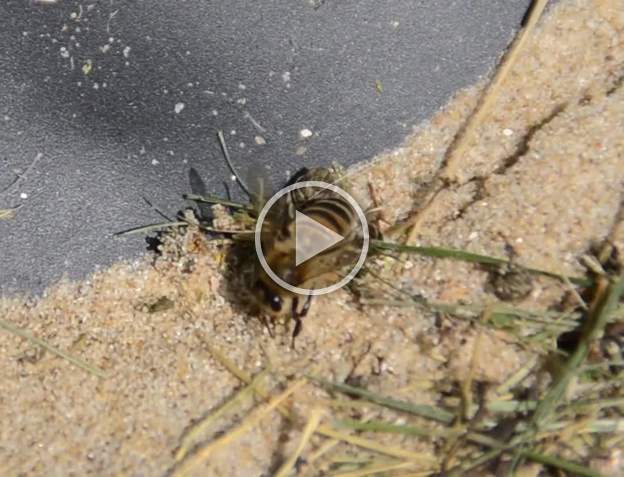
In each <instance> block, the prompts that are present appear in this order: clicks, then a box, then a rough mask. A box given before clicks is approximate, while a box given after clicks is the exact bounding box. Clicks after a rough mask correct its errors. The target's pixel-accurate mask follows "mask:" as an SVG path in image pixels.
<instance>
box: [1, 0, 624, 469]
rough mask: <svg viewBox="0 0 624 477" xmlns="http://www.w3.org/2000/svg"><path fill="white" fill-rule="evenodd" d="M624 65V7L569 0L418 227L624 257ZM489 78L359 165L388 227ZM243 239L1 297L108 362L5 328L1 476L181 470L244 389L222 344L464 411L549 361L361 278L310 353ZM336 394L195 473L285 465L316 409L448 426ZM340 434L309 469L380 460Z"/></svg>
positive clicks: (561, 268) (337, 299)
mask: <svg viewBox="0 0 624 477" xmlns="http://www.w3.org/2000/svg"><path fill="white" fill-rule="evenodd" d="M623 78H624V2H622V1H617V0H612V1H589V0H578V1H561V2H559V3H558V4H557V5H556V6H554V7H552V8H551V10H550V11H549V12H548V13H547V15H546V17H545V18H544V19H542V21H541V22H540V25H539V26H538V29H537V31H536V34H535V35H534V37H533V38H532V39H531V40H530V41H529V44H528V45H527V47H526V49H525V51H524V52H523V54H522V55H521V58H520V60H519V61H518V63H517V64H516V65H515V67H514V69H513V71H512V73H511V76H510V78H509V79H508V81H507V82H506V83H505V84H504V85H503V90H502V92H501V95H500V97H499V99H498V101H497V103H496V104H495V106H494V108H493V111H492V113H491V115H490V116H489V117H488V118H487V120H486V121H485V123H484V124H483V126H482V127H481V128H480V129H479V130H478V134H477V136H476V138H475V141H474V142H473V143H472V144H471V145H470V147H469V149H468V150H467V154H466V155H465V156H463V157H462V158H461V162H460V167H459V172H460V182H459V183H457V184H454V185H452V186H450V187H448V188H446V189H445V190H444V191H443V192H441V193H440V195H439V196H438V197H437V199H436V201H435V203H434V206H433V207H432V208H431V210H430V211H429V213H428V214H427V215H426V217H425V220H424V222H423V223H422V224H421V225H420V227H419V229H418V234H417V235H416V237H415V243H417V244H421V245H438V246H450V247H456V248H461V249H465V250H470V251H473V252H477V253H486V254H489V255H494V256H501V257H505V256H506V254H507V253H508V252H507V251H506V250H508V249H509V246H511V247H512V248H513V250H514V253H515V258H514V260H516V261H517V262H518V263H520V264H523V265H527V266H532V267H538V268H543V269H548V270H552V271H556V272H561V273H566V274H570V275H582V274H583V273H584V268H583V266H582V265H581V262H580V259H581V257H582V256H583V255H584V254H587V253H589V251H590V249H591V248H592V246H594V245H595V244H597V243H601V242H602V241H604V240H605V239H606V238H609V239H610V240H611V241H612V242H613V243H614V245H615V246H616V247H617V248H619V250H620V256H621V257H622V256H624V225H623V221H622V211H621V209H622V204H623V200H624V197H623V194H622V191H623V190H624V189H623V187H622V186H623V185H624V87H622V79H623ZM483 84H484V83H481V84H478V85H475V86H474V87H472V88H469V89H467V90H464V91H460V92H458V93H457V95H456V96H455V97H454V98H452V99H451V100H450V102H449V104H448V105H447V106H446V107H445V108H444V109H443V110H441V111H440V112H439V113H437V114H436V115H435V116H434V117H433V118H432V119H431V120H430V121H429V122H427V123H425V124H421V125H420V126H418V127H417V128H416V129H415V131H414V132H413V134H412V135H410V136H409V137H408V138H406V140H405V142H404V144H403V145H402V146H401V147H400V148H398V149H397V150H395V151H389V152H388V153H387V154H384V155H382V156H380V157H377V158H374V159H373V160H372V161H371V162H369V163H368V164H365V165H362V166H358V167H357V168H356V169H354V170H353V171H351V172H352V178H353V181H354V183H355V190H356V192H358V193H359V195H360V197H362V200H363V201H366V200H367V197H368V193H367V187H366V184H367V182H370V183H371V184H372V185H373V186H374V188H375V192H376V194H377V196H378V197H379V201H380V203H381V204H382V205H383V208H384V213H385V219H386V220H387V221H388V222H389V223H394V222H396V221H400V220H403V219H404V218H405V217H407V216H409V214H410V212H411V211H413V210H416V209H418V208H419V206H420V205H421V201H422V198H423V197H424V196H426V192H427V184H429V183H430V181H431V178H432V177H433V176H434V175H435V174H436V172H437V171H438V169H439V168H440V167H441V165H442V161H443V157H444V152H445V150H446V149H447V147H448V145H449V143H450V141H451V140H452V138H453V136H454V135H455V133H456V131H457V130H458V128H459V127H460V126H461V124H462V123H463V122H464V121H465V120H466V117H467V115H468V114H469V112H470V111H471V109H472V108H473V107H474V105H475V104H476V101H477V98H478V96H479V94H480V91H481V89H482V87H483ZM137 225H139V224H137ZM229 252H230V248H229V245H227V244H222V243H219V242H214V241H213V242H209V241H208V240H207V239H206V238H205V237H204V235H203V234H202V233H201V232H200V231H199V230H197V229H196V228H194V227H190V228H189V230H188V231H180V232H179V233H177V234H175V233H174V234H171V235H169V236H168V238H167V240H166V243H165V245H164V246H163V253H162V255H148V256H146V257H145V258H144V259H142V260H139V261H137V262H134V263H119V264H117V265H115V266H113V267H111V268H109V269H107V270H102V271H99V272H97V273H95V274H93V275H92V276H91V277H89V279H87V280H85V281H83V282H67V281H63V282H61V283H59V284H57V285H55V286H53V287H51V288H50V289H49V290H47V291H46V292H45V294H44V296H43V297H41V298H37V299H35V298H28V297H22V296H15V297H4V298H2V300H0V316H1V317H3V319H5V320H6V321H9V322H10V323H12V324H14V325H15V326H19V327H21V328H23V329H27V330H29V332H31V333H32V334H33V335H35V336H37V337H39V338H41V339H43V340H45V341H46V342H48V343H49V344H51V345H53V346H55V347H57V348H60V349H63V350H65V351H67V352H68V353H71V354H72V355H75V356H77V357H80V358H81V359H83V360H85V361H87V362H89V363H90V364H92V365H94V366H97V367H99V368H101V369H102V370H104V371H105V373H106V378H104V379H102V378H98V377H96V376H93V375H91V374H89V373H88V372H86V371H84V370H82V369H79V368H77V367H75V366H73V365H72V364H71V363H69V362H67V361H66V360H63V359H60V358H58V357H57V356H54V355H53V354H52V353H50V352H41V351H40V350H39V348H37V347H34V346H33V345H32V344H30V343H29V342H28V341H26V340H24V339H21V338H18V337H16V336H14V335H12V334H10V333H8V332H6V331H0V370H1V371H0V383H1V389H2V392H1V393H0V422H1V423H2V425H1V426H0V475H9V476H11V475H59V476H61V475H63V476H65V475H163V474H165V473H167V472H169V471H172V470H175V469H176V467H175V466H174V463H175V460H174V454H175V451H176V449H177V448H178V446H179V445H180V443H181V441H182V439H183V436H184V435H185V432H187V431H188V429H189V427H190V426H192V425H193V423H194V422H196V420H198V419H199V418H201V417H202V416H205V415H207V414H208V413H210V412H211V411H214V410H215V409H216V408H217V407H218V406H219V405H220V404H222V403H223V402H225V401H226V400H227V399H229V398H230V397H231V396H232V395H233V394H234V393H235V392H236V391H237V390H238V389H240V388H241V386H242V385H241V382H240V380H239V379H237V378H236V377H235V376H234V375H233V374H232V373H231V372H229V371H228V370H226V369H225V368H224V367H223V365H222V364H221V363H219V362H218V361H216V360H215V359H214V355H213V354H212V353H211V351H210V349H211V348H217V349H219V350H220V351H221V352H222V353H223V354H224V355H226V356H227V357H228V358H229V359H230V360H231V361H232V362H233V363H235V364H236V366H238V367H239V368H240V369H242V370H244V371H245V372H247V373H249V374H251V375H253V374H255V373H257V372H258V371H260V370H261V369H265V368H267V367H270V368H271V370H272V371H273V374H272V376H271V378H270V379H268V380H267V383H268V384H267V387H269V388H271V387H273V388H272V389H273V390H272V394H273V395H277V394H279V392H280V390H282V389H283V388H284V386H285V385H286V379H287V378H290V379H294V378H295V377H301V376H302V375H304V374H308V375H314V376H318V377H323V378H325V379H328V380H331V381H338V382H341V381H344V380H345V379H346V378H349V380H350V382H357V383H358V384H359V385H360V386H363V387H366V388H367V389H369V390H372V391H375V392H379V393H381V394H385V395H391V396H393V397H394V398H396V399H404V400H409V401H412V402H414V403H420V404H432V405H447V406H451V405H456V404H457V395H458V393H457V387H458V386H459V383H461V382H462V381H464V380H465V379H466V376H467V375H468V374H471V375H472V379H473V380H475V381H478V382H480V383H483V385H485V386H490V387H493V386H494V387H495V386H497V385H499V384H500V383H503V382H504V381H505V380H507V379H508V378H509V377H510V376H511V375H512V374H513V373H514V372H516V371H517V370H518V369H519V368H521V367H522V366H523V365H524V364H525V363H526V362H527V361H529V360H531V359H533V358H537V356H538V355H537V353H538V352H537V351H536V349H535V347H533V346H532V345H531V343H528V342H527V343H524V342H522V340H521V339H520V340H519V339H518V335H517V334H515V333H510V332H509V331H504V330H496V329H493V328H492V327H488V326H481V325H478V324H475V323H473V322H470V321H468V320H462V319H457V318H450V317H446V316H444V315H442V316H441V315H440V314H437V313H434V312H432V311H430V310H425V309H422V308H419V307H416V306H408V307H405V306H403V307H398V306H396V307H395V306H373V305H361V303H358V301H357V300H356V299H355V298H354V296H353V295H352V294H351V293H350V292H348V291H345V290H341V291H338V292H336V293H334V294H332V295H329V296H324V297H321V298H319V299H318V300H316V301H315V303H314V304H313V307H312V309H311V311H310V314H309V316H308V317H306V319H305V327H304V331H303V333H302V335H301V337H300V339H299V341H298V343H297V349H296V351H293V350H291V349H290V348H289V346H288V342H289V338H288V335H287V334H285V332H284V331H283V330H280V329H279V328H278V330H277V333H278V336H277V337H276V338H275V339H273V338H271V337H270V336H269V335H268V333H267V330H266V329H265V328H264V327H263V326H262V325H261V324H260V323H259V320H257V319H255V318H254V317H253V316H250V314H249V313H248V309H247V308H246V306H245V305H244V301H245V300H244V295H245V288H244V277H242V276H241V274H240V273H239V272H237V270H240V269H239V268H237V267H236V266H235V265H236V264H235V263H233V262H232V259H231V258H229V257H230V254H229ZM374 266H375V267H376V269H377V270H378V271H379V272H380V273H381V274H382V275H383V276H385V277H389V278H391V280H392V282H393V283H395V284H397V285H400V286H401V287H402V288H403V289H405V290H409V291H411V292H413V293H418V294H420V295H422V296H423V297H426V298H427V299H429V300H438V301H443V302H445V303H465V304H467V303H470V304H481V305H485V304H491V303H496V302H497V298H496V296H495V295H494V294H493V293H492V291H491V288H490V287H489V286H488V282H489V280H490V275H489V274H488V272H487V271H486V270H484V269H483V268H481V267H478V266H475V265H472V264H467V263H462V262H455V261H450V260H434V259H430V258H422V257H415V256H409V257H407V258H406V261H404V262H396V260H392V259H385V258H380V259H377V260H376V261H375V263H374ZM362 281H363V283H361V284H360V285H359V286H360V287H361V288H362V289H364V290H368V291H369V292H371V290H372V292H373V293H374V292H375V290H382V289H383V287H382V286H381V285H380V284H379V283H376V282H375V281H374V280H373V279H372V278H371V277H364V278H363V279H362ZM566 292H567V288H566V286H565V285H563V284H561V283H559V282H557V281H554V280H549V279H544V278H541V279H538V280H536V281H535V283H533V286H532V290H531V291H530V293H529V294H528V295H527V296H526V297H523V298H521V299H520V300H519V301H518V303H516V304H518V306H523V307H525V308H530V309H534V310H546V309H548V308H549V307H551V306H553V305H554V304H557V303H559V302H561V301H562V297H563V296H564V294H565V293H566ZM163 297H164V298H163ZM475 344H478V346H477V347H475ZM475 349H476V350H477V351H475ZM529 384H530V383H529ZM527 386H528V385H527ZM620 392H621V391H620ZM330 398H331V396H330V395H328V394H327V393H325V392H324V391H322V390H321V389H320V388H319V387H318V386H315V385H313V384H311V383H306V384H305V385H304V388H303V389H300V390H298V391H297V392H296V393H295V395H294V399H293V400H290V401H288V408H289V409H290V410H291V411H292V412H293V413H294V416H295V422H289V421H287V420H285V419H283V418H282V417H280V416H279V414H276V413H271V414H270V415H269V416H268V417H266V418H264V419H263V420H261V424H260V425H258V426H255V427H254V428H253V429H252V430H250V431H249V432H246V433H245V434H244V435H243V436H242V437H241V438H239V439H237V440H234V441H233V442H232V443H230V444H229V445H228V446H227V447H225V448H223V449H221V450H218V451H216V452H215V453H214V454H213V455H211V457H210V458H209V459H207V460H205V461H204V462H202V463H200V464H199V465H198V466H197V467H195V468H193V469H191V470H190V471H189V474H188V475H198V476H199V475H202V476H203V475H228V476H239V475H240V476H243V475H244V476H247V475H256V476H259V475H272V474H273V473H274V472H275V470H276V469H277V468H278V467H279V466H280V465H281V463H282V462H283V460H284V459H285V458H286V457H287V456H289V455H290V454H291V452H292V451H293V450H294V448H295V447H296V445H297V443H298V439H299V437H300V433H301V429H302V428H303V427H304V425H305V422H306V419H307V416H308V415H309V414H310V412H311V410H312V409H314V408H316V407H319V406H320V407H322V408H323V409H324V410H325V411H324V412H325V414H324V417H323V423H324V424H325V425H335V423H334V419H335V418H336V417H341V418H344V417H353V418H375V419H387V420H391V421H392V422H395V423H411V424H417V425H420V426H423V427H427V428H430V429H433V428H434V426H433V425H432V424H431V423H430V422H427V421H425V420H423V419H419V418H414V417H408V416H406V415H401V414H394V413H391V412H390V411H388V410H387V409H380V408H378V407H375V406H373V405H367V404H364V403H363V402H362V401H349V402H348V405H347V404H344V403H343V406H342V407H341V408H340V407H336V404H335V403H334V405H330V403H329V401H328V400H330ZM341 399H343V400H346V399H347V398H344V397H343V398H341ZM258 403H259V400H256V401H255V403H254V402H253V401H252V400H251V398H247V399H246V400H243V401H242V402H241V404H240V405H239V406H238V407H237V408H236V409H235V411H234V412H231V413H230V414H227V415H226V416H225V417H224V418H222V419H220V420H219V421H218V422H217V423H216V424H215V425H213V426H212V427H211V428H210V430H209V431H207V432H205V433H202V434H201V436H200V438H199V439H198V440H197V442H202V441H205V440H210V439H213V438H214V437H215V436H218V435H220V432H223V431H226V430H228V429H231V428H232V426H234V425H236V423H238V422H240V420H241V419H242V418H243V416H245V415H246V413H247V412H248V411H249V410H250V409H251V408H252V407H255V406H257V405H258ZM342 432H345V433H348V431H345V430H343V431H342ZM361 437H364V438H368V439H374V440H375V442H378V443H381V444H385V445H388V446H392V447H393V448H400V449H403V450H406V451H413V452H421V453H422V454H423V458H422V460H421V461H419V462H417V463H416V464H415V465H414V466H412V467H411V468H410V471H412V472H413V471H416V470H419V469H420V470H427V469H431V468H432V466H434V465H435V463H436V462H437V461H440V460H442V459H443V457H444V455H446V454H445V452H447V451H448V449H443V448H441V447H440V446H439V443H436V441H435V440H432V439H427V438H414V437H413V436H399V435H391V434H384V435H379V434H373V433H363V434H361ZM324 442H326V439H325V438H323V437H320V436H318V435H317V436H315V437H314V438H313V439H312V440H311V441H310V442H309V443H308V445H307V446H306V448H305V449H304V453H303V457H305V458H306V459H307V460H308V461H309V462H310V464H309V465H308V466H307V467H305V468H303V469H302V473H301V475H323V473H324V472H327V469H328V468H329V466H330V465H332V462H333V463H334V465H335V462H336V461H337V460H339V458H340V456H342V457H345V456H349V457H350V458H351V459H357V458H366V457H367V456H368V454H367V453H366V452H365V451H363V450H362V449H358V448H356V447H354V446H351V445H348V444H344V443H342V444H339V445H337V446H336V447H334V448H333V449H331V451H328V452H326V453H324V454H322V455H320V456H319V458H318V459H316V460H315V459H314V458H313V456H314V454H313V453H314V451H315V450H316V449H318V448H319V446H321V445H322V444H323V443H324ZM619 445H620V446H621V445H622V443H621V440H620V441H619ZM553 451H556V452H558V453H561V455H564V456H567V457H568V458H571V459H573V460H576V461H581V462H584V463H585V464H587V465H591V466H594V467H595V468H598V469H601V470H602V471H603V472H607V473H611V475H616V473H617V472H624V471H623V470H622V467H619V468H618V467H617V465H619V461H617V459H616V457H617V456H618V455H621V454H616V451H618V450H617V449H616V448H614V449H611V453H609V452H607V453H606V454H605V455H603V454H600V455H598V454H592V453H591V452H592V451H587V450H585V451H584V450H582V449H581V450H579V449H577V450H576V453H574V452H572V453H570V452H568V453H567V454H566V451H565V450H561V449H557V448H555V449H554V450H553ZM466 452H469V450H467V451H466ZM583 452H584V453H583ZM618 452H619V451H618ZM614 462H615V463H614ZM609 466H611V467H609ZM531 468H533V467H529V466H527V467H525V468H524V469H523V470H524V471H526V472H529V471H530V470H531ZM177 469H178V470H179V467H178V468H177ZM401 472H406V471H395V472H394V473H392V472H390V473H388V474H387V475H403V474H402V473H401ZM527 475H529V474H527Z"/></svg>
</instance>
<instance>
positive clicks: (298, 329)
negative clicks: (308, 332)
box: [291, 295, 312, 349]
mask: <svg viewBox="0 0 624 477" xmlns="http://www.w3.org/2000/svg"><path fill="white" fill-rule="evenodd" d="M310 303H312V295H308V296H307V297H306V301H305V303H304V304H303V308H302V309H301V311H297V307H298V305H299V298H297V297H295V298H294V299H293V304H292V317H293V320H295V329H294V330H293V333H292V345H291V346H292V348H293V349H295V338H296V337H297V336H299V333H301V330H302V329H303V321H302V320H301V318H303V317H304V316H306V315H307V314H308V311H309V310H310Z"/></svg>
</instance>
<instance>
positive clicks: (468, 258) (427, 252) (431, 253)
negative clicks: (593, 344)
mask: <svg viewBox="0 0 624 477" xmlns="http://www.w3.org/2000/svg"><path fill="white" fill-rule="evenodd" d="M371 245H372V247H373V248H375V249H377V250H391V251H394V252H400V253H412V254H416V255H422V256H425V257H433V258H450V259H452V260H460V261H463V262H470V263H480V264H482V265H506V264H508V263H509V260H507V259H504V258H500V257H492V256H489V255H482V254H479V253H473V252H466V251H465V250H458V249H454V248H447V247H420V246H416V245H403V244H400V243H395V242H387V241H384V240H371ZM515 266H516V267H519V268H521V269H523V270H525V271H527V272H529V273H532V274H535V275H544V276H547V277H551V278H557V279H559V280H561V281H564V282H565V281H566V280H569V281H570V282H571V283H574V284H575V285H580V286H590V285H591V284H592V280H591V279H589V278H586V277H567V276H565V275H562V274H560V273H556V272H550V271H548V270H540V269H538V268H530V267H522V266H520V265H515Z"/></svg>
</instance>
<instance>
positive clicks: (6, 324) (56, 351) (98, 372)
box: [0, 320, 106, 378]
mask: <svg viewBox="0 0 624 477" xmlns="http://www.w3.org/2000/svg"><path fill="white" fill-rule="evenodd" d="M0 328H4V329H5V330H7V331H8V332H9V333H12V334H14V335H16V336H19V337H20V338H24V339H25V340H27V341H30V342H31V343H32V344H34V345H37V346H40V347H41V348H43V349H45V350H46V351H49V352H50V353H52V354H54V355H56V356H58V357H59V358H63V359H64V360H66V361H69V362H70V363H71V364H73V365H74V366H77V367H79V368H81V369H84V370H85V371H87V372H89V373H91V374H93V375H94V376H97V377H98V378H105V377H106V373H105V372H104V371H102V370H101V369H100V368H98V367H96V366H92V365H90V364H89V363H87V362H85V361H83V360H81V359H80V358H76V357H75V356H72V355H71V354H69V353H66V352H65V351H62V350H60V349H57V348H55V347H54V346H52V345H49V344H48V343H46V342H45V341H43V340H42V339H39V338H37V337H36V336H33V335H31V334H30V333H29V332H28V331H25V330H22V329H21V328H18V327H16V326H13V325H12V324H11V323H9V322H7V321H4V320H0Z"/></svg>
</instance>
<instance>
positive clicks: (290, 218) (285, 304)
mask: <svg viewBox="0 0 624 477" xmlns="http://www.w3.org/2000/svg"><path fill="white" fill-rule="evenodd" d="M342 178H343V176H342V175H341V172H340V171H339V169H337V168H335V167H334V168H317V169H311V170H308V169H302V170H301V171H299V173H297V174H296V175H295V176H294V177H293V178H292V179H291V180H290V182H289V184H288V185H292V184H295V183H297V182H304V181H320V182H326V183H329V184H336V183H340V185H341V187H343V188H345V185H344V184H343V183H342ZM272 209H275V212H274V213H273V214H271V216H269V217H267V220H265V222H264V223H263V226H262V234H261V243H262V250H263V252H264V258H265V260H266V263H267V265H268V267H269V268H270V269H271V270H272V271H273V272H274V273H275V274H276V275H277V276H278V277H279V278H280V279H282V280H283V281H285V282H286V283H288V284H290V285H292V286H294V287H298V288H306V289H312V288H322V287H325V286H329V285H330V284H333V283H335V282H337V281H339V280H340V279H341V278H342V277H343V276H344V275H346V272H345V270H349V269H351V268H352V267H353V265H354V264H355V263H356V262H357V260H358V257H359V256H360V252H361V249H362V246H363V241H364V237H363V231H362V226H361V223H360V220H359V217H358V215H357V213H356V211H355V210H354V209H353V207H352V206H351V204H349V202H348V201H347V200H346V199H345V198H344V197H342V196H341V195H340V194H338V193H336V192H334V191H332V190H328V189H319V188H307V187H306V188H300V189H295V190H292V191H291V192H289V193H288V194H286V195H284V196H283V197H282V198H281V199H280V200H279V201H278V202H277V203H276V204H275V205H274V206H273V207H272ZM297 211H298V212H300V213H301V214H304V215H305V216H306V217H307V218H309V219H312V221H313V222H310V223H312V224H313V223H315V222H316V223H319V224H321V225H322V226H324V227H325V228H327V229H329V230H331V231H333V232H335V233H336V234H338V235H340V236H341V237H343V238H342V240H340V241H339V242H337V243H336V244H335V245H333V246H330V247H328V248H327V249H325V250H323V251H321V252H320V253H318V254H316V255H314V256H313V257H311V258H310V259H308V260H306V261H304V262H302V263H299V264H298V265H297V264H296V249H297V241H296V234H297V233H298V234H300V235H299V237H305V240H308V241H314V240H316V239H317V238H318V237H317V235H316V234H317V231H318V229H316V230H315V227H314V226H313V225H312V226H311V227H309V228H307V229H306V223H303V224H302V223H300V222H299V223H297V222H296V220H295V218H296V213H297ZM374 213H375V209H369V210H368V211H367V212H365V215H366V216H367V218H369V217H371V216H372V215H373V214H374ZM368 222H369V224H371V223H372V221H368ZM296 225H297V227H299V230H298V231H296V230H295V226H296ZM301 227H304V230H301ZM368 231H369V235H370V236H371V237H377V236H378V233H377V229H376V228H375V227H374V226H372V225H368ZM300 240H302V239H301V238H300ZM252 294H253V296H254V299H255V303H256V305H257V307H258V309H259V312H260V314H261V315H262V317H263V319H264V318H266V317H269V318H270V319H271V320H272V321H275V320H277V319H284V318H286V319H293V320H294V322H295V326H294V329H293V333H292V339H293V343H294V339H295V338H296V337H297V335H298V334H299V333H300V332H301V329H302V318H303V317H304V316H305V315H306V314H307V313H308V310H309V308H310V303H311V300H312V295H305V296H303V295H300V294H297V293H295V292H292V291H290V290H287V289H285V288H283V287H282V286H280V285H279V284H277V283H275V281H274V280H273V279H272V278H271V277H270V276H269V275H268V274H267V272H266V271H265V270H264V269H263V268H262V267H261V266H260V265H259V264H258V267H257V272H256V274H255V281H254V283H253V286H252Z"/></svg>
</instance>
